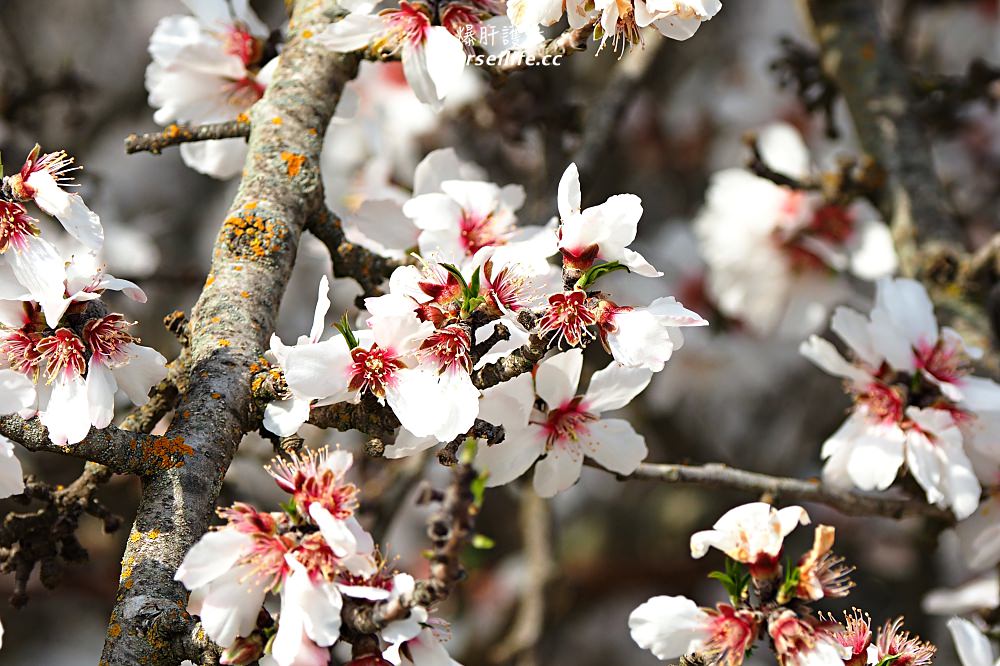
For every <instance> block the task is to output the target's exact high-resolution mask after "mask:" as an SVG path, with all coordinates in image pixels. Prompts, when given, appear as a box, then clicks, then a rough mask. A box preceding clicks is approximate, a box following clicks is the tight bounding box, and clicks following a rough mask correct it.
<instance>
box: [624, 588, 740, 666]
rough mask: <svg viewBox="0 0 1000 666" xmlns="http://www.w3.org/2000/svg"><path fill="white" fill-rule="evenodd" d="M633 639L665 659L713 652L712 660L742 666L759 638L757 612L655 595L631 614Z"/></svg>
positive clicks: (731, 665) (709, 654)
mask: <svg viewBox="0 0 1000 666" xmlns="http://www.w3.org/2000/svg"><path fill="white" fill-rule="evenodd" d="M628 627H629V631H630V632H631V634H632V640H634V641H635V642H636V644H638V645H639V647H641V648H643V649H645V650H649V651H650V652H652V653H653V655H654V656H656V658H657V659H660V660H661V661H669V660H672V659H677V658H678V657H682V656H685V655H690V654H695V653H697V654H699V655H705V656H710V657H711V659H712V660H713V661H712V663H716V664H721V665H724V666H738V665H739V664H742V663H743V657H744V655H745V654H746V651H747V650H748V649H749V648H750V646H752V645H753V643H754V642H755V641H756V639H757V629H758V626H757V620H756V618H755V616H754V614H753V613H751V612H748V611H742V610H735V609H734V608H733V607H732V606H727V605H725V604H719V606H718V609H717V610H707V609H704V608H699V607H698V606H697V605H696V604H695V603H694V602H693V601H691V600H690V599H688V598H687V597H668V596H659V597H653V598H651V599H650V600H649V601H646V602H645V603H643V604H642V605H640V606H639V607H638V608H636V609H635V610H634V611H632V613H631V614H630V615H629V618H628Z"/></svg>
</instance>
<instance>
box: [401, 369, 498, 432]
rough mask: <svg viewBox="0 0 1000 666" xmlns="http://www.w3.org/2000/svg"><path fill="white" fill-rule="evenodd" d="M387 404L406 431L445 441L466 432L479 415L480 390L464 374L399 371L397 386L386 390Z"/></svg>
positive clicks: (416, 370) (412, 370)
mask: <svg viewBox="0 0 1000 666" xmlns="http://www.w3.org/2000/svg"><path fill="white" fill-rule="evenodd" d="M386 402H388V403H389V406H390V407H392V411H393V412H394V413H395V414H396V416H397V417H398V418H399V422H400V423H401V424H402V425H403V427H404V428H406V429H407V430H409V431H410V432H412V433H413V434H414V435H416V436H417V437H426V436H428V435H433V436H434V437H436V438H438V440H439V441H442V442H447V441H451V440H452V439H454V438H455V437H457V436H458V435H461V434H462V433H464V432H467V431H468V430H469V429H470V428H471V427H472V426H473V425H474V424H475V422H476V416H478V414H479V390H478V389H477V388H476V387H475V386H474V385H473V384H472V379H471V378H470V377H469V375H466V374H464V373H462V374H451V373H446V374H444V375H437V374H435V373H434V372H432V371H429V370H425V369H422V368H415V369H403V370H400V371H399V373H398V380H397V383H396V385H395V386H392V387H389V388H388V389H387V390H386Z"/></svg>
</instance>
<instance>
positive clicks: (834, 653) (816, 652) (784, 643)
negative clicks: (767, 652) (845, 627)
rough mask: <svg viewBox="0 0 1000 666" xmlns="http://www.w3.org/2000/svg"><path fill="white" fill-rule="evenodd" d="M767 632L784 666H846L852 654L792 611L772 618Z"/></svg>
mask: <svg viewBox="0 0 1000 666" xmlns="http://www.w3.org/2000/svg"><path fill="white" fill-rule="evenodd" d="M767 631H768V633H769V634H770V636H771V640H772V641H773V642H774V651H775V653H776V655H775V656H777V658H778V663H779V664H781V666H843V664H844V661H846V660H847V659H849V658H851V656H852V654H853V650H852V649H851V648H850V647H848V646H846V645H841V644H840V643H839V642H838V641H837V639H836V636H835V635H834V634H832V633H830V632H828V631H827V630H826V629H825V627H823V626H822V625H820V626H814V625H813V624H812V623H809V622H805V621H803V620H800V619H799V618H798V616H797V615H796V614H795V611H792V610H784V611H781V613H780V614H774V615H772V616H771V617H770V618H769V620H768V626H767ZM871 653H872V652H871V651H869V654H871ZM869 663H874V662H870V661H869Z"/></svg>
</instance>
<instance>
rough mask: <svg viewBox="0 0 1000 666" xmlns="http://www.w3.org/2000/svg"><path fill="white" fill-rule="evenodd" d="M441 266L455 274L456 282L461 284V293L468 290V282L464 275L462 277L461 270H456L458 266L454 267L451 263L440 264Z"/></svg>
mask: <svg viewBox="0 0 1000 666" xmlns="http://www.w3.org/2000/svg"><path fill="white" fill-rule="evenodd" d="M441 267H442V268H444V269H445V270H446V271H448V272H449V273H451V274H452V275H454V276H455V279H457V280H458V283H459V284H460V285H462V293H463V294H464V293H467V292H468V291H469V283H468V282H466V281H465V278H464V277H462V271H460V270H458V268H456V267H455V266H454V265H453V264H441Z"/></svg>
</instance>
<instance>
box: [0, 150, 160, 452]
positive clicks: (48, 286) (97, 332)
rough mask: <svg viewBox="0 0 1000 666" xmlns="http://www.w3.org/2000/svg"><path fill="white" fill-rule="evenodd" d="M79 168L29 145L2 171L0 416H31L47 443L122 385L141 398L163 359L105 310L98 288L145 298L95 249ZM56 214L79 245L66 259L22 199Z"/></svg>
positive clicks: (75, 430) (68, 439)
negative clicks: (9, 170)
mask: <svg viewBox="0 0 1000 666" xmlns="http://www.w3.org/2000/svg"><path fill="white" fill-rule="evenodd" d="M76 168H78V167H74V166H73V158H71V157H68V156H67V155H66V153H64V152H55V153H42V152H41V149H40V148H39V147H38V146H35V148H34V149H33V150H32V151H31V153H30V154H29V155H28V158H27V160H26V161H25V163H24V166H22V167H21V169H20V171H18V172H17V173H14V174H12V175H9V176H6V177H5V178H4V179H3V186H2V192H0V194H2V196H0V255H2V256H3V257H4V259H5V260H6V261H5V262H4V263H3V264H0V383H2V385H3V387H4V389H5V390H4V391H3V395H0V414H12V413H18V414H20V415H22V416H24V417H30V416H34V415H35V414H37V415H38V416H39V417H40V418H41V421H42V423H43V424H44V425H45V426H46V427H47V428H48V430H49V436H50V438H51V439H52V441H54V442H56V443H60V444H67V443H69V444H72V443H76V442H79V441H80V440H82V439H83V438H84V437H85V436H86V435H87V432H88V431H89V430H90V427H91V426H94V427H97V428H104V427H106V426H108V425H109V424H110V423H111V420H112V418H113V417H114V398H115V394H116V393H117V392H118V389H122V390H123V391H124V392H125V393H126V394H127V395H128V397H129V399H130V400H131V401H132V402H133V403H135V404H137V405H141V404H144V403H145V402H146V399H147V393H148V392H149V388H150V387H151V386H152V385H153V384H155V383H157V382H158V381H160V380H161V379H162V378H163V377H164V376H165V374H166V370H165V365H166V360H165V359H164V358H163V357H162V356H161V355H160V354H159V353H157V352H156V351H154V350H152V349H149V348H148V347H143V346H141V345H139V344H138V342H139V340H138V339H137V338H136V337H134V336H133V335H132V334H131V333H129V329H130V328H131V326H132V323H131V322H129V321H128V320H126V319H125V317H124V316H123V315H121V314H117V313H108V312H107V310H106V308H105V307H104V305H103V303H101V302H100V298H101V294H102V293H104V292H105V291H106V290H109V289H110V290H115V291H122V292H124V293H125V294H126V295H128V296H129V297H131V298H133V299H134V300H137V301H140V302H144V301H145V298H146V297H145V294H143V292H142V290H141V289H139V287H137V286H136V285H135V284H133V283H131V282H129V281H127V280H121V279H117V278H115V277H113V276H111V275H108V274H107V273H105V272H104V270H103V267H101V266H100V265H99V263H98V261H97V257H96V254H94V251H96V250H97V249H99V248H100V247H101V245H102V242H103V239H104V234H103V230H102V228H101V223H100V220H99V218H98V216H97V215H96V214H94V213H93V212H91V211H90V209H88V208H87V206H86V204H85V203H84V202H83V199H82V198H81V197H80V195H79V194H76V193H75V192H72V191H71V189H70V188H72V187H73V186H74V183H73V180H72V177H71V176H70V175H69V174H70V173H72V171H73V170H75V169H76ZM32 202H33V203H34V204H35V205H36V206H38V208H39V209H40V210H42V211H43V212H45V213H48V214H50V215H52V216H53V217H55V218H56V219H58V220H59V222H60V223H61V224H62V226H63V227H64V228H65V229H66V230H67V231H68V232H69V233H70V235H71V236H72V237H73V238H74V239H75V240H77V241H79V242H80V243H82V244H83V245H84V246H85V248H86V250H84V251H80V252H79V253H77V254H75V255H73V256H72V257H71V258H70V260H69V261H68V262H67V261H65V260H64V259H63V258H62V256H61V255H60V254H59V253H58V251H57V250H56V249H55V246H54V245H53V244H52V243H50V242H49V241H48V240H46V239H45V238H42V236H41V232H40V230H39V226H38V224H37V223H38V220H37V219H35V218H33V217H31V215H29V213H28V209H27V207H26V205H27V204H28V203H32Z"/></svg>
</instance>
